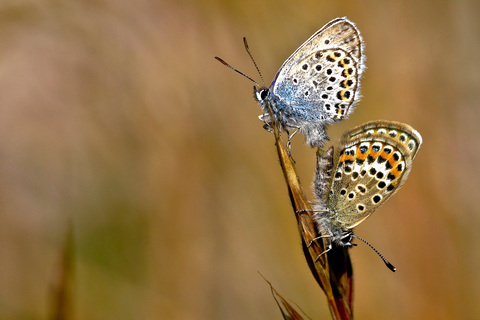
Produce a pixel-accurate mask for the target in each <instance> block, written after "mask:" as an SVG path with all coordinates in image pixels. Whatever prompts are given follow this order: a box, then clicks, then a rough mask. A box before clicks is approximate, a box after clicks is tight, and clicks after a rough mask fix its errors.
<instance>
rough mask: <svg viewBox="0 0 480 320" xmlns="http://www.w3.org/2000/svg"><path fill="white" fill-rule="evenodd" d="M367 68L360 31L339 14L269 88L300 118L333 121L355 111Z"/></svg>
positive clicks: (309, 40) (283, 68)
mask: <svg viewBox="0 0 480 320" xmlns="http://www.w3.org/2000/svg"><path fill="white" fill-rule="evenodd" d="M364 69H365V55H364V44H363V41H362V37H361V35H360V32H359V31H358V29H357V28H356V27H355V25H354V24H353V23H352V22H351V21H349V20H348V19H346V18H338V19H335V20H332V21H330V22H329V23H328V24H326V25H325V26H324V27H323V28H322V29H320V30H319V31H317V32H316V33H315V34H314V35H312V36H311V37H310V38H309V39H308V40H307V41H306V42H305V43H304V44H302V45H301V46H300V47H299V48H298V49H297V50H296V51H295V52H294V53H293V54H292V55H291V56H290V57H289V58H288V59H287V60H286V61H285V63H284V64H283V65H282V67H281V68H280V70H279V71H278V73H277V75H276V77H275V80H274V81H273V83H272V86H271V88H270V89H271V91H272V93H273V94H274V95H275V96H277V97H278V98H279V100H280V101H283V103H286V104H289V105H290V106H291V107H292V108H294V109H295V111H294V112H295V113H296V116H297V117H298V118H300V119H299V120H305V121H319V120H324V122H325V123H332V122H334V121H338V120H341V119H343V118H345V117H347V116H348V115H349V114H350V113H351V112H352V111H353V106H354V104H355V102H356V101H358V100H359V98H360V78H361V76H362V73H363V71H364ZM302 116H303V118H302Z"/></svg>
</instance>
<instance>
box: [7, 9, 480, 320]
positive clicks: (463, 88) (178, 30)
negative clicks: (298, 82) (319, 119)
mask: <svg viewBox="0 0 480 320" xmlns="http://www.w3.org/2000/svg"><path fill="white" fill-rule="evenodd" d="M0 15H1V19H0V154H1V157H0V190H1V192H0V318H1V319H49V318H50V317H51V314H52V312H53V311H52V309H53V308H54V307H53V306H54V305H55V298H54V295H53V294H52V292H53V288H54V284H55V283H56V281H57V280H58V278H59V273H61V265H62V264H61V263H60V261H61V256H62V248H63V247H64V245H65V234H66V233H67V230H68V225H69V221H71V223H72V225H73V239H74V250H73V252H72V254H73V257H74V259H73V269H72V274H71V276H70V278H69V280H68V283H67V285H68V287H69V290H70V291H69V292H70V293H71V296H70V297H71V304H70V307H71V309H70V311H69V313H68V314H69V315H70V316H71V318H73V319H280V318H281V314H280V311H279V310H278V308H277V306H276V304H275V302H274V300H273V298H272V296H271V293H270V289H269V287H268V285H267V284H266V282H265V281H264V280H263V279H262V278H261V276H260V275H259V274H258V272H260V273H262V274H263V275H264V276H265V277H266V278H267V279H268V280H270V281H271V282H272V283H273V285H274V286H275V288H276V289H277V290H279V292H280V293H281V294H282V295H284V296H286V297H288V298H290V299H291V300H293V301H295V302H296V303H297V304H298V305H299V306H301V307H302V309H303V310H304V311H305V312H306V313H307V314H308V315H310V317H312V318H313V319H328V318H329V317H330V316H329V312H328V306H327V303H326V301H325V297H324V295H323V293H322V291H321V290H320V288H319V287H318V285H317V284H316V282H315V281H314V279H313V277H312V275H311V273H310V271H309V269H308V267H307V264H306V263H305V259H304V257H303V256H302V252H301V247H300V239H299V236H298V233H297V227H296V223H295V218H294V214H293V212H292V210H291V206H290V203H289V199H288V194H287V189H286V186H285V183H284V181H283V177H282V173H281V170H280V167H279V163H278V160H277V159H276V153H275V149H274V145H273V137H272V136H271V135H270V134H268V133H267V132H266V131H264V130H263V129H262V123H261V122H260V121H259V120H258V119H257V116H258V115H259V114H260V108H259V107H258V106H257V105H256V104H255V102H254V100H253V99H252V83H250V82H249V81H248V80H246V79H245V78H243V77H241V76H239V75H237V74H235V73H234V72H232V71H231V70H228V69H227V68H225V67H224V66H222V65H221V64H220V63H218V62H217V61H215V60H214V58H213V57H214V56H216V55H218V56H220V57H222V58H224V59H225V60H226V61H228V62H230V63H231V64H233V65H234V66H236V67H237V68H239V69H240V70H242V71H243V72H245V73H247V74H248V75H250V76H252V77H253V78H255V79H259V77H258V75H257V74H256V71H255V69H254V67H253V65H252V63H251V62H250V60H249V58H248V56H247V54H246V53H245V51H244V49H243V45H242V37H243V36H246V37H247V38H248V40H249V44H250V48H251V50H252V51H253V54H254V56H255V58H256V61H257V63H258V64H259V66H260V68H261V70H262V72H263V75H264V77H265V80H266V81H267V82H268V83H269V82H270V81H271V80H272V79H273V77H274V75H275V73H276V71H277V69H278V68H279V67H280V65H281V64H282V63H283V61H284V60H285V59H286V58H287V57H288V56H289V55H290V53H292V52H293V51H294V50H295V49H296V48H297V47H298V46H299V45H300V44H302V43H303V41H305V40H306V39H307V38H308V37H309V36H310V35H311V34H312V33H313V32H315V31H316V30H318V29H319V28H320V27H322V26H323V25H324V24H325V23H327V22H328V21H330V20H331V19H334V18H336V17H340V16H347V17H348V18H349V19H351V20H352V21H354V22H355V23H356V24H357V26H358V28H359V29H360V31H361V32H362V35H363V37H364V40H365V42H366V54H367V67H368V69H367V71H366V73H365V76H364V78H363V82H362V85H363V91H362V93H363V99H362V101H361V102H360V104H359V105H358V107H357V110H356V111H355V112H354V113H353V114H352V115H351V116H350V118H349V119H348V120H345V121H343V122H341V123H339V124H337V125H334V126H332V127H330V128H329V135H330V137H331V138H332V142H333V143H336V141H338V137H339V136H340V134H341V133H342V132H343V131H344V130H347V129H348V128H351V127H353V126H356V125H358V124H360V123H362V122H364V121H368V120H376V119H387V120H396V121H401V122H406V123H408V124H410V125H412V126H413V127H414V128H416V129H417V130H418V131H419V132H420V133H421V134H422V136H423V139H424V144H423V146H422V148H421V149H420V151H419V153H418V156H417V158H416V160H415V164H414V166H413V170H412V173H411V175H410V177H409V181H408V182H407V183H406V184H405V186H404V187H403V189H402V190H401V191H400V192H398V193H397V194H396V195H395V196H394V197H392V199H391V200H389V201H388V202H387V204H386V205H385V206H383V207H382V208H381V209H379V210H378V212H376V213H375V214H374V215H373V217H372V218H370V219H368V220H367V222H365V223H363V224H362V225H361V226H359V227H358V228H357V229H356V233H357V234H358V235H359V236H361V237H363V238H365V239H367V240H368V241H369V242H371V243H372V244H373V245H374V246H376V248H377V249H378V250H380V251H381V252H382V253H383V254H384V255H385V256H386V257H387V258H388V259H389V260H390V261H391V262H392V263H393V264H394V265H395V266H396V267H397V272H396V273H392V272H390V271H389V270H388V269H387V268H386V267H385V266H384V264H383V263H382V261H381V260H380V259H379V258H378V257H377V256H376V255H375V253H374V252H372V251H371V250H370V249H369V248H368V247H367V246H365V245H363V244H359V246H358V247H356V248H354V249H353V250H351V255H352V260H353V267H354V272H355V315H356V317H357V318H358V319H477V318H480V304H479V303H478V301H480V275H479V272H478V270H480V250H479V249H480V232H478V229H479V225H480V212H479V209H478V208H479V199H478V198H479V196H480V179H479V176H480V175H479V169H478V166H477V164H478V163H480V142H479V141H480V140H479V133H480V130H479V128H480V125H479V119H480V108H479V107H480V106H479V104H480V103H479V101H480V98H479V92H480V63H479V59H480V20H479V18H478V17H479V15H480V2H478V1H476V0H460V1H453V0H450V1H433V0H430V1H412V0H407V1H352V0H346V1H341V2H340V1H315V2H313V1H312V2H308V1H301V2H299V1H285V0H275V1H249V0H247V1H238V0H237V1H218V0H217V1H215V0H211V1H184V0H183V1H182V0H180V1H161V0H160V1H154V0H138V1H126V0H120V1H114V0H103V1H94V0H90V1H66V0H56V1H43V2H38V1H32V0H20V1H19V0H10V1H8V0H5V1H2V2H0ZM293 144H294V145H293V154H294V157H295V159H296V161H297V169H298V171H299V174H300V176H301V178H302V180H303V183H304V184H305V186H306V187H307V189H308V186H309V185H310V184H311V181H312V176H313V172H314V165H315V151H314V150H312V149H310V148H308V147H307V146H305V145H304V144H303V137H301V136H300V135H298V136H296V137H295V138H294V141H293ZM308 191H309V193H310V194H311V192H310V190H308Z"/></svg>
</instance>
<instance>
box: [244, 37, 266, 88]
mask: <svg viewBox="0 0 480 320" xmlns="http://www.w3.org/2000/svg"><path fill="white" fill-rule="evenodd" d="M243 44H244V45H245V50H247V53H248V55H249V56H250V59H252V62H253V64H254V65H255V68H256V69H257V71H258V74H259V75H260V78H261V79H262V83H263V87H264V88H266V87H267V86H266V85H265V81H264V80H263V76H262V73H261V72H260V69H259V68H258V66H257V63H256V62H255V59H253V56H252V53H251V52H250V48H249V47H248V43H247V38H245V37H243Z"/></svg>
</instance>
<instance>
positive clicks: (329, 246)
mask: <svg viewBox="0 0 480 320" xmlns="http://www.w3.org/2000/svg"><path fill="white" fill-rule="evenodd" d="M330 250H332V244H331V243H330V244H329V245H328V247H327V249H325V251H323V252H322V253H320V254H319V255H318V257H316V258H315V262H317V261H318V260H319V259H320V257H321V256H323V255H324V254H325V253H327V252H328V251H330Z"/></svg>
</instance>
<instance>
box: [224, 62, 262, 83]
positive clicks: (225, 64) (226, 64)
mask: <svg viewBox="0 0 480 320" xmlns="http://www.w3.org/2000/svg"><path fill="white" fill-rule="evenodd" d="M215 59H217V60H218V61H220V62H221V63H222V64H223V65H224V66H227V67H229V68H230V69H232V70H233V71H235V72H237V73H239V74H241V75H242V76H244V77H245V78H247V79H248V80H250V81H252V82H253V83H255V84H256V85H257V87H260V85H259V84H258V83H257V81H255V80H253V79H252V78H250V77H249V76H247V75H246V74H244V73H243V72H240V71H238V70H237V69H235V68H234V67H232V66H231V65H229V64H228V63H226V62H225V61H224V60H223V59H222V58H219V57H215ZM262 80H263V79H262Z"/></svg>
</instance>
